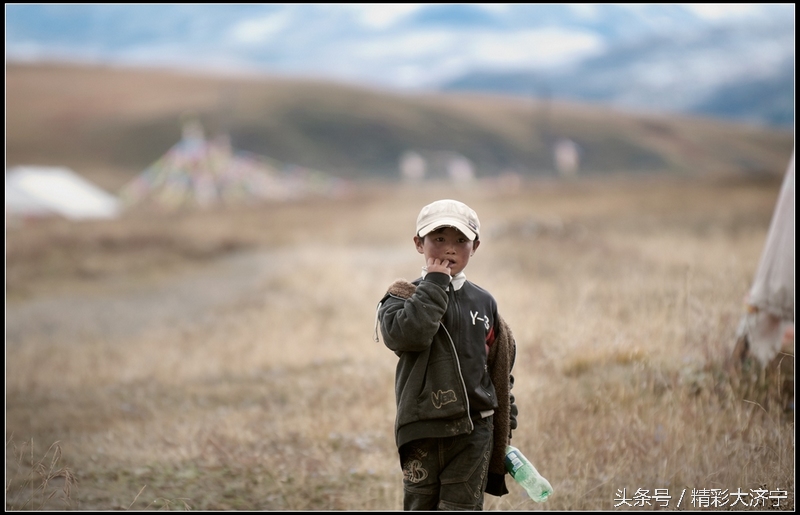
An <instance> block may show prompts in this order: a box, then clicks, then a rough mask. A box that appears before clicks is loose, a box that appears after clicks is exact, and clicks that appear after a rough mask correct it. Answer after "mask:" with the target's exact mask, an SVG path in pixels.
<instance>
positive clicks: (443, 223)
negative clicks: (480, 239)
mask: <svg viewBox="0 0 800 515" xmlns="http://www.w3.org/2000/svg"><path fill="white" fill-rule="evenodd" d="M440 227H454V228H456V229H458V230H459V231H461V232H462V233H463V234H464V236H466V237H467V238H468V239H469V240H470V241H475V238H477V236H478V235H477V234H475V231H473V230H472V229H470V228H469V227H467V226H466V225H464V223H463V222H461V221H460V220H452V219H447V218H443V219H439V220H436V221H435V222H433V223H430V224H428V225H423V226H422V228H421V229H420V230H419V231H417V235H419V236H426V235H427V234H428V233H430V232H433V231H435V230H436V229H438V228H440Z"/></svg>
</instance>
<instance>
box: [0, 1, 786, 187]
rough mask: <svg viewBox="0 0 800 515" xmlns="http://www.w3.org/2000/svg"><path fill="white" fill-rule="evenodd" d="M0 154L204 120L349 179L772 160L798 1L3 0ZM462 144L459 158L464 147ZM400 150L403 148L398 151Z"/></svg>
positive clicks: (766, 169)
mask: <svg viewBox="0 0 800 515" xmlns="http://www.w3.org/2000/svg"><path fill="white" fill-rule="evenodd" d="M6 15H7V22H6V34H7V35H6V166H7V168H8V167H11V166H15V165H27V164H35V165H52V166H67V167H70V168H72V169H74V170H75V171H76V172H77V173H78V174H80V175H82V176H84V177H87V178H89V179H91V180H92V181H94V182H96V183H97V184H99V185H100V186H102V187H104V188H106V189H109V190H112V191H113V192H117V191H119V188H120V187H122V186H123V185H124V184H126V183H127V182H128V181H130V180H131V179H132V178H133V177H135V176H136V175H137V174H139V173H141V172H142V171H143V170H145V169H146V168H147V167H148V166H151V165H152V164H153V163H155V162H156V161H157V160H158V159H159V158H161V157H162V156H163V155H164V154H165V152H167V151H168V150H169V149H170V148H171V147H172V146H173V145H175V144H176V143H177V142H178V141H180V140H181V138H182V132H183V130H184V124H185V123H186V121H187V120H190V119H191V120H199V121H200V123H201V126H202V130H203V131H204V134H205V136H206V137H208V138H214V137H216V136H220V135H221V136H223V137H225V138H227V139H228V141H229V143H230V145H231V146H232V147H233V148H234V149H237V150H241V151H246V152H250V153H254V154H256V155H259V156H266V157H268V158H269V159H272V160H274V161H275V162H277V163H280V166H282V167H292V166H296V167H305V168H309V169H314V170H320V171H323V172H325V173H329V174H332V175H334V176H336V177H340V178H342V179H346V180H353V181H357V180H364V179H368V180H390V181H393V180H399V179H401V178H403V176H402V174H401V172H402V171H403V170H406V172H407V173H406V178H408V177H409V176H413V175H414V173H415V172H414V169H413V164H414V162H415V161H414V159H418V160H419V159H421V160H422V161H423V162H424V163H425V167H424V168H425V176H426V177H429V178H442V177H445V178H446V177H447V176H448V175H450V176H451V177H452V176H454V175H459V176H462V177H477V178H481V177H497V176H504V177H505V176H514V177H522V178H524V177H541V176H555V175H557V174H558V173H562V174H567V175H575V174H580V175H597V174H619V173H636V174H641V173H654V172H667V173H670V174H678V175H703V176H705V175H718V174H722V175H728V174H733V175H747V176H763V175H764V174H767V175H770V174H774V175H780V174H781V173H782V171H783V169H784V167H785V164H786V162H787V159H788V157H789V155H790V154H791V149H792V147H793V139H794V132H793V124H794V5H793V4H766V5H756V4H735V5H720V6H719V7H716V8H715V7H713V6H710V5H709V6H705V7H704V6H702V5H695V4H640V5H638V6H634V7H631V6H624V5H616V4H587V5H584V6H575V5H571V4H521V5H517V4H499V5H497V6H494V7H492V6H488V5H478V4H400V5H397V6H389V5H383V4H359V5H351V6H343V5H339V6H324V5H321V4H320V5H316V4H285V5H284V4H261V5H255V4H244V5H235V6H223V5H196V6H185V5H181V4H159V5H134V4H117V5H88V4H87V5H68V6H61V5H55V4H53V5H35V4H31V5H26V4H16V5H13V4H12V5H7V6H6ZM459 165H460V168H459V167H458V166H459ZM407 169H410V171H409V170H407Z"/></svg>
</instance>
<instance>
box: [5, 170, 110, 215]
mask: <svg viewBox="0 0 800 515" xmlns="http://www.w3.org/2000/svg"><path fill="white" fill-rule="evenodd" d="M118 214H119V201H118V200H117V198H116V197H115V196H113V195H111V194H110V193H107V192H106V191H104V190H102V189H100V188H99V187H97V186H95V185H94V184H92V183H90V182H89V181H87V180H86V179H84V178H82V177H81V176H80V175H78V174H76V173H75V172H73V171H72V170H70V169H68V168H64V167H48V166H17V167H14V168H11V169H10V170H8V171H6V215H8V216H12V217H14V216H17V217H41V216H53V215H56V216H63V217H65V218H68V219H70V220H85V219H102V218H114V217H116V216H117V215H118Z"/></svg>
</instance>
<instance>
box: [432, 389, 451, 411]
mask: <svg viewBox="0 0 800 515" xmlns="http://www.w3.org/2000/svg"><path fill="white" fill-rule="evenodd" d="M431 402H432V403H433V407H434V408H436V409H442V406H444V405H445V404H450V403H451V402H456V392H454V391H453V390H447V391H446V392H443V391H441V390H439V391H438V392H431Z"/></svg>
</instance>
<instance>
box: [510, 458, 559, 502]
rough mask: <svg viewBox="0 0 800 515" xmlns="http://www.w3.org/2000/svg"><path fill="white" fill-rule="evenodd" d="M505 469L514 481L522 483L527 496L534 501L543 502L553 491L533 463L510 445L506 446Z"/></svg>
mask: <svg viewBox="0 0 800 515" xmlns="http://www.w3.org/2000/svg"><path fill="white" fill-rule="evenodd" d="M505 462H506V470H508V473H509V474H511V477H513V478H514V481H516V482H517V483H519V484H520V485H522V488H524V489H525V491H526V492H528V496H529V497H530V498H531V499H533V500H534V501H536V502H544V501H546V500H547V497H548V496H549V495H550V494H552V493H553V487H552V486H550V482H549V481H547V480H546V479H545V478H543V477H542V475H541V474H539V471H538V470H536V467H534V466H533V463H531V462H530V460H528V458H526V457H525V455H524V454H522V453H521V452H520V450H519V449H517V448H516V447H513V446H511V445H509V446H507V447H506V459H505Z"/></svg>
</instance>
